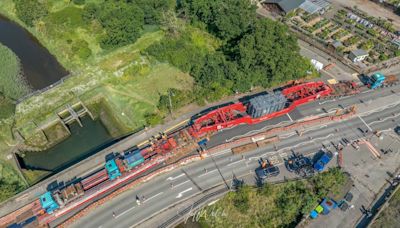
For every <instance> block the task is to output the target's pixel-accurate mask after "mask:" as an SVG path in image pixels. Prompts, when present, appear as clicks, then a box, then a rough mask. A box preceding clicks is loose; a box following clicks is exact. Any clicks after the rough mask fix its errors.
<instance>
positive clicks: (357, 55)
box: [349, 49, 368, 63]
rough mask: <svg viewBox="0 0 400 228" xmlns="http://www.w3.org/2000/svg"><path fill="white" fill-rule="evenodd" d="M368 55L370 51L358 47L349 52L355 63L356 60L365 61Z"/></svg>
mask: <svg viewBox="0 0 400 228" xmlns="http://www.w3.org/2000/svg"><path fill="white" fill-rule="evenodd" d="M367 57H368V52H366V51H365V50H363V49H356V50H353V51H351V52H350V54H349V59H350V60H351V61H353V62H354V63H356V62H361V61H363V60H364V59H365V58H367Z"/></svg>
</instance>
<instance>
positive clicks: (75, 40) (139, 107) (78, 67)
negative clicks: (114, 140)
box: [0, 0, 210, 181]
mask: <svg viewBox="0 0 400 228" xmlns="http://www.w3.org/2000/svg"><path fill="white" fill-rule="evenodd" d="M87 2H102V1H98V0H91V1H87ZM42 3H43V4H45V5H46V7H47V10H48V14H47V15H45V16H43V17H42V18H40V19H38V20H36V21H35V22H34V23H33V26H28V25H26V24H25V23H23V22H22V21H21V20H20V19H19V18H18V17H17V14H16V8H15V4H14V1H13V0H3V1H0V14H3V15H5V16H6V17H8V18H9V19H11V20H13V21H16V22H17V23H18V24H20V25H21V26H22V27H24V28H26V29H27V30H28V31H29V32H31V33H32V34H33V35H34V36H35V37H36V38H37V39H38V40H39V42H40V43H41V44H43V45H44V46H45V47H46V48H47V49H48V50H49V51H50V53H52V54H53V55H54V56H55V57H56V58H57V60H58V61H59V62H60V63H61V64H62V65H63V66H64V67H65V68H66V69H67V70H68V71H70V72H71V75H72V77H69V78H68V79H66V80H65V81H64V83H62V84H61V85H58V86H56V87H54V88H52V89H51V90H49V91H47V92H45V93H42V94H40V95H36V96H33V97H31V98H29V99H27V100H25V101H23V102H22V103H20V104H18V105H17V107H16V110H15V115H13V113H14V106H13V105H12V103H11V102H9V100H8V99H3V98H1V99H0V103H1V105H2V106H4V107H6V108H4V109H1V115H3V112H4V113H5V115H7V116H10V115H11V116H12V117H13V118H10V119H7V120H4V121H0V156H1V157H3V158H5V157H6V156H7V155H8V152H9V150H10V149H11V148H12V147H13V146H15V145H16V144H17V141H16V140H15V138H14V137H13V135H12V127H14V129H18V131H19V132H20V133H21V135H22V136H23V137H24V138H25V139H26V142H25V143H26V144H28V145H30V146H33V147H39V148H40V147H41V148H45V147H46V146H48V145H50V144H51V143H52V142H51V141H57V140H59V139H61V138H63V137H64V136H65V135H64V134H62V133H60V132H59V130H60V128H59V127H57V126H58V125H53V126H52V125H47V124H48V123H50V122H52V121H53V120H56V119H57V117H56V115H55V112H56V111H57V110H59V109H60V108H62V107H65V105H66V104H71V103H74V102H76V101H78V100H81V101H83V103H85V104H87V105H88V107H89V108H90V109H91V111H93V112H98V113H94V114H95V115H96V116H98V117H100V118H101V119H102V120H103V122H104V123H105V124H106V125H107V128H108V130H109V131H110V133H111V134H112V135H113V136H119V135H121V134H125V133H127V132H130V131H134V130H136V129H138V128H141V127H143V125H145V124H146V115H148V114H149V113H150V114H151V113H157V112H158V109H157V104H158V100H159V97H160V95H162V94H166V93H167V90H168V89H169V88H176V89H180V90H188V89H191V88H192V85H193V80H192V78H191V77H190V76H189V75H188V74H187V73H183V72H181V71H180V70H178V69H177V68H175V67H173V66H171V65H169V64H167V63H159V62H157V61H156V60H154V59H153V58H151V57H148V56H146V55H143V54H142V51H143V50H145V49H146V48H147V47H148V46H150V45H151V44H153V43H154V42H157V41H159V40H161V39H163V37H164V32H163V31H161V30H160V29H159V28H158V27H157V26H151V25H145V27H144V30H143V32H142V34H141V37H140V38H139V39H138V40H137V41H136V42H134V43H132V44H129V45H125V46H123V47H120V48H111V49H107V50H105V49H102V48H101V46H100V40H101V37H102V36H103V35H104V28H102V26H101V25H100V24H99V23H98V22H97V21H92V22H88V21H85V20H84V19H83V6H78V5H75V4H73V3H72V2H70V1H58V0H57V1H56V0H51V1H46V2H42ZM193 34H195V37H196V39H198V42H199V43H201V42H203V43H208V40H209V39H210V37H206V36H205V35H204V37H202V34H205V33H203V32H200V31H199V30H196V29H193ZM14 121H15V122H14ZM41 126H45V128H46V127H47V126H49V127H50V128H49V129H47V130H46V131H45V133H46V135H47V136H50V137H49V138H47V139H46V137H45V134H43V132H42V131H38V128H39V127H41ZM52 129H53V130H54V132H53V133H54V134H53V135H52V133H51V131H52ZM48 140H50V141H48ZM25 174H26V175H25V176H26V177H27V179H28V181H32V180H33V179H35V176H41V175H42V174H40V173H39V174H38V173H32V172H30V173H25Z"/></svg>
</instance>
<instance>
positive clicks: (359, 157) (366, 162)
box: [308, 131, 400, 228]
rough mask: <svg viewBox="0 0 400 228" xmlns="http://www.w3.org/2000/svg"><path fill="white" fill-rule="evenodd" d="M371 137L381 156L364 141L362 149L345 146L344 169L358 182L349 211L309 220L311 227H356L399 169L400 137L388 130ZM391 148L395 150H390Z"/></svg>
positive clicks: (355, 184)
mask: <svg viewBox="0 0 400 228" xmlns="http://www.w3.org/2000/svg"><path fill="white" fill-rule="evenodd" d="M369 140H370V142H371V144H372V145H373V146H374V147H375V148H376V149H377V150H378V151H379V152H380V156H381V157H380V158H379V157H377V156H376V154H374V153H372V152H371V150H370V149H369V148H368V147H367V145H364V144H362V145H360V149H359V150H356V149H354V148H353V147H351V146H349V147H346V148H345V149H344V150H343V169H344V171H345V172H348V173H349V174H350V175H351V179H352V180H353V183H354V184H353V186H352V187H351V188H350V192H351V193H352V194H353V199H352V201H351V202H349V206H350V207H349V208H348V209H347V210H346V211H342V210H340V209H339V208H337V209H335V210H333V211H332V212H331V213H330V214H328V215H322V216H319V217H318V218H317V219H314V220H309V221H308V227H315V228H317V227H318V228H319V227H354V226H355V225H356V224H357V222H358V220H359V218H361V217H362V216H363V212H364V210H365V209H366V210H369V209H370V207H371V204H372V203H373V202H374V200H375V199H376V197H378V196H379V194H380V192H381V191H382V190H383V189H384V186H385V184H386V183H387V180H389V179H390V178H391V175H393V174H394V173H397V171H398V167H399V164H400V151H399V150H400V149H399V148H400V138H399V137H398V136H397V135H395V134H394V133H393V132H391V131H387V132H385V133H384V134H383V137H381V138H379V137H377V136H372V137H370V138H369ZM390 149H391V150H392V152H386V151H389V150H390ZM382 151H384V152H385V153H386V154H384V153H383V152H382ZM352 205H353V206H352Z"/></svg>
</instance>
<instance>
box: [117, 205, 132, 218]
mask: <svg viewBox="0 0 400 228" xmlns="http://www.w3.org/2000/svg"><path fill="white" fill-rule="evenodd" d="M133 209H135V207H131V208H129V209H128V210H126V211H124V212H122V213H121V214H119V215H116V216H115V218H119V217H120V216H122V215H124V214H126V213H128V212H129V211H131V210H133Z"/></svg>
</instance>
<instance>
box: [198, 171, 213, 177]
mask: <svg viewBox="0 0 400 228" xmlns="http://www.w3.org/2000/svg"><path fill="white" fill-rule="evenodd" d="M215 171H217V170H216V169H214V170H211V171H207V172H206V173H203V174H201V175H198V176H197V177H202V176H205V175H207V174H209V173H213V172H215Z"/></svg>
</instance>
